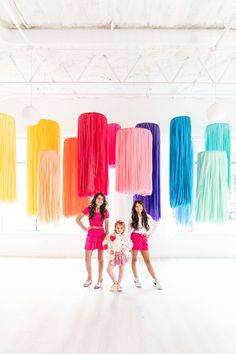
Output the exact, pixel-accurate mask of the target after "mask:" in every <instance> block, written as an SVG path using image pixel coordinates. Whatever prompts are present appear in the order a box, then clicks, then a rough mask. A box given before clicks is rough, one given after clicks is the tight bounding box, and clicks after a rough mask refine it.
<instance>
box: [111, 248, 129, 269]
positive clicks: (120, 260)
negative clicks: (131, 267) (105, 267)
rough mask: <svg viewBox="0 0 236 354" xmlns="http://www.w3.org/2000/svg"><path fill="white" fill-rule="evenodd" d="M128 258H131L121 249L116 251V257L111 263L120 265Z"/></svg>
mask: <svg viewBox="0 0 236 354" xmlns="http://www.w3.org/2000/svg"><path fill="white" fill-rule="evenodd" d="M128 260H129V258H128V257H127V256H126V255H125V254H124V253H123V252H122V251H120V252H116V253H115V257H114V259H113V261H111V264H112V265H114V266H116V265H118V266H120V265H123V264H125V263H127V262H128Z"/></svg>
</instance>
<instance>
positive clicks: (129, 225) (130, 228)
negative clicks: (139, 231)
mask: <svg viewBox="0 0 236 354" xmlns="http://www.w3.org/2000/svg"><path fill="white" fill-rule="evenodd" d="M131 222H132V220H131V219H129V221H128V232H127V235H128V237H129V238H130V235H131V232H133V228H132V226H131Z"/></svg>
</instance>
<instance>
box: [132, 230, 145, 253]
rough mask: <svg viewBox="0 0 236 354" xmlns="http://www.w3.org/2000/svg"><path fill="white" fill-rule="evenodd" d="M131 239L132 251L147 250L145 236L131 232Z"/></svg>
mask: <svg viewBox="0 0 236 354" xmlns="http://www.w3.org/2000/svg"><path fill="white" fill-rule="evenodd" d="M130 238H131V241H132V242H133V248H132V250H133V251H147V250H148V243H147V236H145V235H143V234H139V233H138V232H132V234H131V237H130Z"/></svg>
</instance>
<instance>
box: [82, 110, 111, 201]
mask: <svg viewBox="0 0 236 354" xmlns="http://www.w3.org/2000/svg"><path fill="white" fill-rule="evenodd" d="M78 156H79V164H80V169H79V174H78V194H79V196H80V197H84V196H92V195H94V194H95V193H97V192H101V193H104V194H105V195H107V194H108V128H107V119H106V117H105V116H104V115H102V114H100V113H93V112H92V113H83V114H81V115H80V116H79V121H78Z"/></svg>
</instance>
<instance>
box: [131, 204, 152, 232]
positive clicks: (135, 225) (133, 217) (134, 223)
mask: <svg viewBox="0 0 236 354" xmlns="http://www.w3.org/2000/svg"><path fill="white" fill-rule="evenodd" d="M137 204H140V205H142V207H143V211H142V213H141V215H142V220H141V222H142V225H143V226H144V227H145V229H146V230H147V231H148V230H149V229H150V226H149V225H148V216H147V212H146V210H145V207H144V205H143V202H141V200H136V201H135V202H134V204H133V206H132V212H131V220H132V221H131V226H132V227H133V228H134V229H135V230H138V213H137V211H136V210H135V207H136V205H137Z"/></svg>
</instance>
